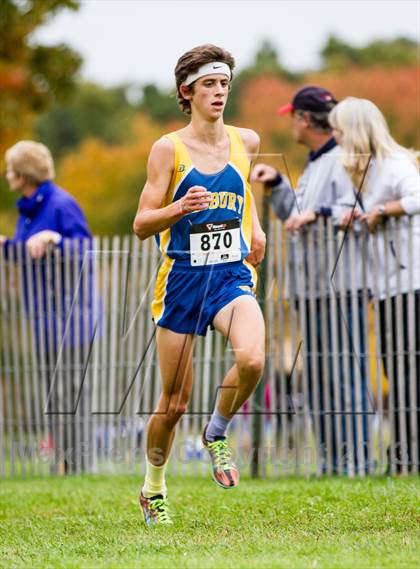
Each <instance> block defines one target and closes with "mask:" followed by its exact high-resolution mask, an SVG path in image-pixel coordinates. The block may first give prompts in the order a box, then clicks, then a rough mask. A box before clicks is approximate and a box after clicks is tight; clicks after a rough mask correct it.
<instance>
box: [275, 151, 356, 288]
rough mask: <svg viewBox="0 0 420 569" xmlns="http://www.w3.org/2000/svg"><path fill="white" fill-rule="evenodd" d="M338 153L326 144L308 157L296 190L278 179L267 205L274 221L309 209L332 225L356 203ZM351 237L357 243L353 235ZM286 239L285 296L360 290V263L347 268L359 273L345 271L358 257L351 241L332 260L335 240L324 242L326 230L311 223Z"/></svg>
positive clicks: (337, 241)
mask: <svg viewBox="0 0 420 569" xmlns="http://www.w3.org/2000/svg"><path fill="white" fill-rule="evenodd" d="M341 154H342V151H341V148H340V147H339V146H337V145H334V146H333V144H331V142H329V143H327V145H325V146H324V150H323V149H321V151H319V152H318V153H316V154H310V158H309V161H308V163H307V164H306V167H305V169H304V172H303V174H302V176H301V177H300V178H299V181H298V186H297V188H296V191H293V189H292V186H291V183H290V181H289V180H288V179H287V178H286V177H282V180H281V182H280V183H279V184H277V185H276V186H274V187H273V188H272V194H271V204H272V207H273V210H274V212H275V213H276V215H277V217H279V218H280V219H282V220H283V221H285V220H286V219H287V218H288V217H289V216H290V215H293V214H296V213H301V212H304V211H306V210H314V211H315V212H317V213H319V214H321V215H323V216H326V217H331V219H332V223H333V224H334V225H337V224H338V222H339V220H340V219H341V216H342V215H343V213H344V212H345V211H346V210H348V208H352V207H353V206H354V203H355V199H356V198H355V196H356V194H355V191H354V189H353V184H352V182H351V180H350V178H349V177H348V175H347V173H346V171H345V170H344V167H343V166H342V163H341ZM319 231H321V241H322V242H321V243H320V242H319V237H320V234H319ZM324 231H325V235H324V234H323V232H324ZM355 238H356V239H358V237H357V236H356V237H355ZM288 239H289V240H290V256H289V259H288V279H287V280H288V287H287V288H288V292H289V295H290V297H296V296H303V297H305V298H311V297H316V298H319V297H321V296H329V295H331V294H332V293H333V291H334V289H336V290H338V289H341V290H342V291H343V292H346V291H348V290H357V289H359V288H362V287H363V286H364V283H363V278H362V271H361V263H353V267H358V269H359V270H356V271H355V270H352V271H351V264H350V263H349V259H350V258H352V257H354V256H355V255H358V254H360V253H357V251H359V250H360V248H359V247H358V245H357V243H356V247H355V248H354V247H353V246H351V247H350V245H349V242H348V241H349V240H346V242H345V244H344V247H343V249H342V251H341V253H340V256H339V257H338V254H339V244H340V242H341V239H340V238H339V236H338V237H337V236H336V238H335V239H333V240H332V241H331V242H329V241H328V237H327V232H326V228H324V227H323V225H322V226H321V227H320V225H319V224H317V223H313V224H311V225H308V226H307V227H306V228H305V229H304V230H303V231H302V232H301V233H300V234H299V235H292V236H289V237H288ZM350 249H352V251H350ZM337 257H338V260H337ZM336 260H337V262H336ZM334 267H335V272H334V275H333V276H332V271H333V268H334ZM331 277H332V279H331Z"/></svg>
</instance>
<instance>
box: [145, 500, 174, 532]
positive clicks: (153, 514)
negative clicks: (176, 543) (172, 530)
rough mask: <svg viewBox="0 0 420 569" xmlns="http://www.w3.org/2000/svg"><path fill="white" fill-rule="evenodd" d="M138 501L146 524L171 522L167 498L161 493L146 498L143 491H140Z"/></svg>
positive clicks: (167, 523) (166, 523) (169, 523)
mask: <svg viewBox="0 0 420 569" xmlns="http://www.w3.org/2000/svg"><path fill="white" fill-rule="evenodd" d="M139 502H140V507H141V509H142V510H143V515H144V521H145V523H146V525H147V526H154V525H171V524H172V520H171V516H170V515H169V505H168V500H167V499H166V498H164V497H163V496H162V495H161V494H157V495H156V496H152V498H146V497H145V496H143V493H140V498H139Z"/></svg>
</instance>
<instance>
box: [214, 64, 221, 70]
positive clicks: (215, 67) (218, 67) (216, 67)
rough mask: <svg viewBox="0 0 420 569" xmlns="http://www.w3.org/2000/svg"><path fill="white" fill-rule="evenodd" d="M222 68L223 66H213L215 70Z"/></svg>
mask: <svg viewBox="0 0 420 569" xmlns="http://www.w3.org/2000/svg"><path fill="white" fill-rule="evenodd" d="M221 67H222V66H221V65H213V69H220V68H221Z"/></svg>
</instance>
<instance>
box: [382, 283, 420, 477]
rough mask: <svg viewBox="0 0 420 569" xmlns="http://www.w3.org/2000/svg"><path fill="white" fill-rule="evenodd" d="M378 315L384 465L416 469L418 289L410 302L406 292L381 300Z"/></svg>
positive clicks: (419, 345)
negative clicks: (385, 394) (385, 419)
mask: <svg viewBox="0 0 420 569" xmlns="http://www.w3.org/2000/svg"><path fill="white" fill-rule="evenodd" d="M388 303H389V308H388V310H387V304H388ZM387 312H388V314H387ZM379 316H380V328H381V351H382V361H383V365H384V369H385V374H386V376H387V377H388V381H389V421H390V427H391V447H390V448H389V449H388V469H389V470H391V462H394V464H395V471H396V472H401V471H402V470H403V466H406V468H407V471H408V472H411V471H414V467H415V465H417V468H419V470H420V464H419V435H420V290H418V291H416V292H415V293H414V298H412V304H411V306H410V304H409V295H408V294H402V295H401V297H400V299H398V297H395V296H394V297H391V298H390V299H389V300H388V302H387V301H386V300H381V301H380V302H379ZM387 336H388V337H387Z"/></svg>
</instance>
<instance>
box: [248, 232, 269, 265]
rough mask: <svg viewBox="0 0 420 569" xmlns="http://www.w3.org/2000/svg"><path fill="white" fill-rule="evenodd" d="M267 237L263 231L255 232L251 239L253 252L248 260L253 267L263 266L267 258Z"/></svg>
mask: <svg viewBox="0 0 420 569" xmlns="http://www.w3.org/2000/svg"><path fill="white" fill-rule="evenodd" d="M265 244H266V237H265V233H264V231H262V230H258V231H257V230H255V231H254V232H253V233H252V238H251V252H250V254H249V255H248V257H247V258H246V260H247V261H248V263H251V265H252V266H253V267H258V266H259V265H261V263H262V261H263V259H264V256H265Z"/></svg>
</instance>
